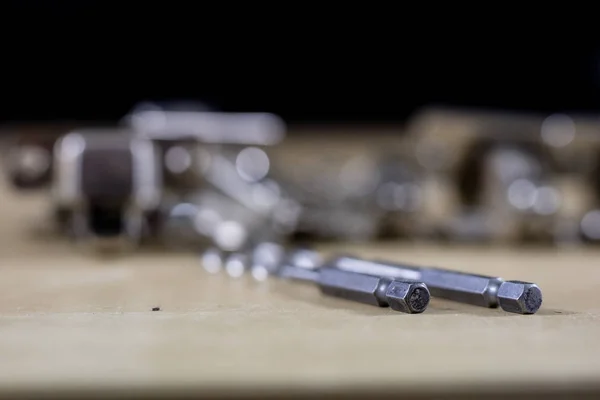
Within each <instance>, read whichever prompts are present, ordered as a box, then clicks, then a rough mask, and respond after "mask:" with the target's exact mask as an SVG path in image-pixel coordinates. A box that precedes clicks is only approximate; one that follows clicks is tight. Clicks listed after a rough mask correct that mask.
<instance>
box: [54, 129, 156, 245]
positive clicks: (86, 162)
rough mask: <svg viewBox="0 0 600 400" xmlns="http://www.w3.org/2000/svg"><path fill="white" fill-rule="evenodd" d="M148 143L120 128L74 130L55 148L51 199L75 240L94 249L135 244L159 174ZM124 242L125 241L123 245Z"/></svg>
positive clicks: (153, 201)
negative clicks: (95, 246)
mask: <svg viewBox="0 0 600 400" xmlns="http://www.w3.org/2000/svg"><path fill="white" fill-rule="evenodd" d="M157 157H158V156H157V152H156V148H155V147H154V145H153V143H152V142H151V141H148V140H144V139H139V138H133V137H131V136H129V135H128V132H127V131H125V132H123V131H120V130H107V129H102V130H91V129H88V130H78V131H74V132H71V133H69V134H67V135H65V136H64V137H62V138H61V139H60V140H59V141H58V142H57V143H56V145H55V155H54V166H53V172H54V179H53V196H54V202H55V205H56V207H57V209H59V210H63V211H67V213H68V214H69V217H68V220H69V222H68V225H69V226H70V228H71V230H72V231H73V233H74V235H75V237H76V238H77V239H81V240H90V239H92V240H94V241H95V242H96V244H98V245H99V246H103V245H104V244H106V243H108V242H109V241H110V242H113V241H114V240H115V239H120V240H117V242H120V243H124V242H125V243H126V244H128V245H132V244H137V243H139V241H140V239H141V237H142V233H143V231H144V226H145V224H146V218H147V214H148V213H149V212H152V211H154V210H156V209H157V208H158V207H159V204H160V201H161V196H162V175H161V171H160V163H159V162H157ZM123 240H124V242H123Z"/></svg>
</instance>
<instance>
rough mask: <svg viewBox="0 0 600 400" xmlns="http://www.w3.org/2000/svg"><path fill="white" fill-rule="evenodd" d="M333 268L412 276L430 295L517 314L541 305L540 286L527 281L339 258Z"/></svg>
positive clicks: (384, 274)
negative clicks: (499, 308)
mask: <svg viewBox="0 0 600 400" xmlns="http://www.w3.org/2000/svg"><path fill="white" fill-rule="evenodd" d="M336 267H337V268H340V269H342V270H344V271H351V272H356V273H361V274H370V275H375V276H383V277H388V278H393V279H412V280H418V281H422V282H424V283H425V284H426V285H427V287H428V288H429V290H430V292H431V295H432V296H434V297H435V296H438V297H442V298H445V299H448V300H453V301H458V302H461V303H467V304H472V305H476V306H480V307H490V308H495V307H498V306H500V307H501V308H502V309H503V310H504V311H508V312H512V313H518V314H534V313H536V312H537V311H538V309H539V308H540V306H541V305H542V292H541V290H540V288H539V287H538V286H537V285H536V284H534V283H530V282H521V281H504V280H503V279H501V278H496V277H491V276H485V275H475V274H468V273H463V272H458V271H451V270H445V269H440V268H419V267H415V266H410V265H404V264H392V263H388V262H380V261H371V260H362V259H356V258H353V257H340V258H339V259H338V260H337V262H336Z"/></svg>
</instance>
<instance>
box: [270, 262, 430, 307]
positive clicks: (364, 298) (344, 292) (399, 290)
mask: <svg viewBox="0 0 600 400" xmlns="http://www.w3.org/2000/svg"><path fill="white" fill-rule="evenodd" d="M328 264H329V265H327V266H324V267H320V268H315V269H313V268H305V267H301V266H296V265H293V264H291V263H286V264H285V265H283V266H282V267H281V268H280V270H279V274H278V276H279V277H281V278H284V279H294V280H300V281H308V282H313V283H315V284H317V285H318V286H319V288H320V289H321V292H322V293H323V294H325V295H328V296H333V297H339V298H343V299H347V300H352V301H356V302H360V303H365V304H371V305H374V306H379V307H388V306H389V307H390V308H391V309H393V310H396V311H400V312H404V313H409V314H419V313H422V312H423V311H425V309H426V308H427V305H428V304H429V290H427V286H426V285H425V284H423V283H422V282H414V281H405V280H398V279H390V278H384V277H378V276H372V275H365V274H360V273H355V272H350V271H344V270H342V269H339V268H336V267H335V264H336V263H335V260H334V261H332V262H330V263H328Z"/></svg>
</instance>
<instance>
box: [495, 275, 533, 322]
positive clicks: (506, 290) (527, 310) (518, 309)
mask: <svg viewBox="0 0 600 400" xmlns="http://www.w3.org/2000/svg"><path fill="white" fill-rule="evenodd" d="M497 296H498V304H499V305H500V307H502V309H503V310H504V311H508V312H512V313H517V314H535V313H536V312H537V311H538V310H539V309H540V307H541V306H542V291H541V290H540V288H539V287H538V286H537V285H536V284H535V283H530V282H521V281H506V282H502V284H501V285H500V287H499V288H498V295H497Z"/></svg>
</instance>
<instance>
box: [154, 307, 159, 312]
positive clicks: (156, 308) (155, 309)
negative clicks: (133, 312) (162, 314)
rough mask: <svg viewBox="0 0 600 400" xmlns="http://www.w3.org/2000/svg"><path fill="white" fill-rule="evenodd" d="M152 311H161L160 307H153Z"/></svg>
mask: <svg viewBox="0 0 600 400" xmlns="http://www.w3.org/2000/svg"><path fill="white" fill-rule="evenodd" d="M152 311H160V307H152Z"/></svg>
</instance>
